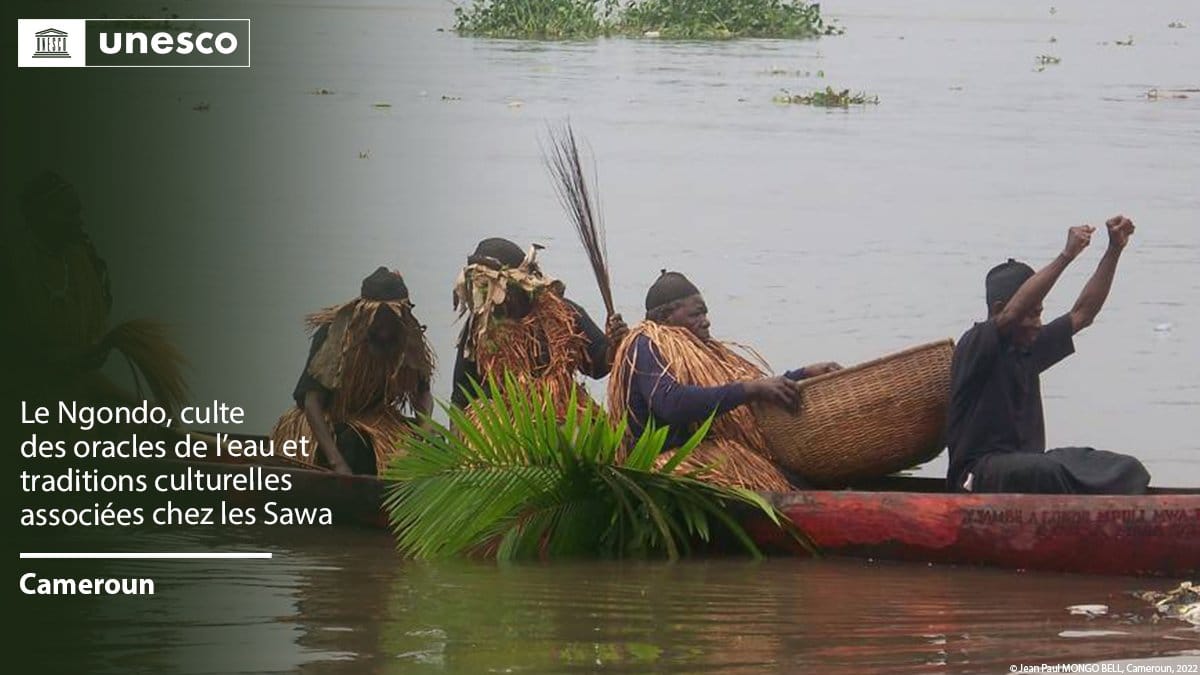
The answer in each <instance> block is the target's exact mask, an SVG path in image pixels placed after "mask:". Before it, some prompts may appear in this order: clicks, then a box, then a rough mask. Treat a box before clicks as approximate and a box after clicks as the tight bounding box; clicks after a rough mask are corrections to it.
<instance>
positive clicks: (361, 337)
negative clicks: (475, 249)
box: [271, 298, 433, 472]
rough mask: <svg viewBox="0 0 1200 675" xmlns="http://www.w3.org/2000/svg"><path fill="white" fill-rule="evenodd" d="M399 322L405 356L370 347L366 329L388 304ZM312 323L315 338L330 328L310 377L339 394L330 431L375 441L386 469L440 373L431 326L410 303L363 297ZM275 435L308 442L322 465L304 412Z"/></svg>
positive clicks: (329, 416)
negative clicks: (426, 384) (344, 429)
mask: <svg viewBox="0 0 1200 675" xmlns="http://www.w3.org/2000/svg"><path fill="white" fill-rule="evenodd" d="M385 306H386V307H388V308H389V309H391V310H392V311H393V312H394V313H395V314H396V316H398V317H400V324H401V329H400V340H402V344H401V346H400V349H399V353H398V354H396V353H393V354H390V355H388V354H375V353H373V352H372V351H371V349H370V348H369V347H368V345H367V339H368V337H367V331H368V329H369V328H370V326H371V322H372V321H374V320H375V314H376V313H377V312H378V311H379V310H380V309H382V308H383V307H385ZM305 323H306V324H307V327H308V331H309V333H310V334H311V333H315V332H316V331H317V330H318V329H320V328H321V327H322V326H328V327H329V332H328V333H327V335H326V337H325V342H324V343H323V344H322V345H321V347H320V348H319V349H318V350H317V353H316V354H313V357H312V359H311V360H310V361H309V363H308V366H307V371H308V374H309V375H311V376H312V377H313V379H315V380H316V381H317V382H320V383H321V386H323V387H325V388H326V389H328V390H329V391H331V392H332V396H331V397H330V401H329V404H328V405H327V406H326V407H325V418H326V420H327V421H328V422H329V425H330V427H331V428H332V427H335V426H336V425H338V424H348V425H350V426H351V427H353V428H354V430H355V431H356V432H358V433H359V434H360V435H362V436H363V437H365V438H366V439H367V440H369V441H370V442H371V447H372V448H374V450H375V465H376V467H377V468H378V470H379V471H380V472H382V471H383V469H384V467H386V465H387V463H388V460H389V459H391V457H392V456H393V455H394V454H395V453H396V452H398V451H399V449H400V443H401V442H402V441H403V439H404V436H405V435H406V434H407V433H408V427H409V425H410V424H411V423H412V419H411V418H410V417H406V416H405V414H404V413H405V412H408V413H412V412H413V411H414V410H415V404H416V397H417V390H418V387H419V385H420V383H421V381H422V380H426V381H428V379H429V378H430V377H431V375H432V374H433V351H432V350H431V349H430V348H429V343H428V341H427V340H426V339H425V329H424V327H423V326H421V324H420V323H419V322H418V321H417V319H416V318H415V317H414V316H413V315H412V303H410V302H409V301H408V300H382V301H379V300H365V299H363V298H358V299H355V300H351V301H350V302H347V303H345V304H342V305H334V306H333V307H327V308H325V309H322V310H321V311H319V312H315V313H313V314H310V315H309V316H308V317H307V318H306V320H305ZM271 437H272V438H273V439H274V440H275V442H276V443H280V442H282V441H285V440H299V439H300V438H301V437H304V438H308V439H310V440H309V447H310V448H312V449H313V450H314V452H313V453H312V454H311V455H310V456H309V457H308V460H309V463H313V462H315V460H316V452H319V451H317V450H316V439H315V437H314V436H313V433H312V428H311V427H310V426H309V424H308V418H307V417H306V416H305V414H304V410H303V409H302V408H301V407H299V406H296V407H292V408H291V409H289V410H288V411H287V412H285V413H284V414H283V415H282V416H280V418H279V421H278V422H276V423H275V428H274V429H272V430H271Z"/></svg>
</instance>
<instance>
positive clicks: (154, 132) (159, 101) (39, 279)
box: [0, 1, 296, 673]
mask: <svg viewBox="0 0 1200 675" xmlns="http://www.w3.org/2000/svg"><path fill="white" fill-rule="evenodd" d="M10 6H11V5H10ZM12 9H13V15H12V16H11V17H10V21H9V22H7V27H6V29H5V42H6V43H7V44H8V48H7V49H5V50H4V53H5V54H7V55H8V58H9V59H12V55H13V52H14V51H15V33H14V31H13V26H14V24H15V23H16V22H15V21H13V20H12V19H15V18H49V19H53V18H72V19H85V18H100V17H108V18H141V19H153V20H155V21H161V20H165V19H172V18H179V19H183V20H185V21H184V23H187V21H186V20H187V19H189V16H187V15H188V14H192V15H193V16H195V17H196V18H202V19H209V18H218V17H219V18H231V19H234V18H236V19H253V21H254V26H255V28H259V27H260V26H269V27H270V28H269V29H268V30H266V31H265V35H266V38H265V40H256V45H255V47H254V48H255V49H256V50H257V49H259V48H260V46H261V45H267V48H268V49H269V45H270V42H271V38H270V35H271V34H272V32H274V31H291V30H295V29H296V28H295V27H294V26H291V25H289V24H288V22H289V18H288V15H287V13H286V12H285V11H281V10H278V9H274V10H272V11H274V12H275V14H274V15H271V16H256V15H255V12H261V11H263V10H262V7H261V5H254V4H248V3H247V4H242V3H227V4H220V5H217V4H212V5H211V6H209V5H207V4H206V3H187V4H186V6H184V5H180V6H174V5H171V6H169V7H168V6H165V3H162V2H157V1H156V2H153V3H148V2H141V3H104V2H86V3H85V2H53V3H51V2H45V3H26V4H24V5H18V6H16V7H13V8H12ZM176 15H180V16H178V17H177V16H176ZM177 23H178V22H177ZM200 23H201V24H203V25H202V26H200V28H201V29H209V30H211V29H212V27H213V26H214V25H219V24H213V23H212V22H200ZM92 25H93V26H94V25H97V24H95V23H93V24H92ZM115 25H118V26H121V27H122V30H124V29H125V28H126V26H124V25H123V24H119V23H118V24H115ZM151 25H152V26H159V25H160V24H157V23H155V24H151ZM162 25H166V24H162ZM198 25H199V24H198ZM128 28H129V30H133V29H134V28H133V27H128ZM222 28H223V29H232V30H235V31H236V32H237V35H238V38H239V42H240V43H241V44H240V45H239V50H240V51H242V52H245V51H246V49H247V48H248V47H249V46H250V42H249V40H248V39H245V38H246V37H247V36H246V35H245V32H246V24H244V23H236V24H235V23H229V24H227V25H224V26H222ZM92 32H93V31H92V30H91V29H89V34H90V33H92ZM80 37H82V36H80ZM255 37H256V38H258V37H259V36H258V35H257V34H256V36H255ZM93 38H94V35H89V42H90V41H91V40H92V39H93ZM111 58H116V57H111ZM142 58H143V60H144V59H145V58H146V57H142ZM239 58H240V57H239ZM165 60H166V61H170V58H166V59H165ZM218 60H219V59H218ZM6 68H7V70H8V73H9V75H10V78H9V80H8V82H9V85H8V87H6V90H7V91H6V93H5V96H4V106H5V113H4V122H5V124H4V126H5V138H4V155H5V176H4V181H3V188H4V189H3V208H4V214H5V216H4V220H3V237H4V244H3V247H2V249H3V256H2V257H3V259H4V264H3V266H2V267H0V269H2V270H3V271H2V273H0V274H2V276H3V279H2V281H3V287H2V288H3V290H2V291H0V292H2V296H0V297H3V302H4V314H5V321H4V325H5V328H4V333H5V341H4V345H5V349H4V353H5V356H6V360H7V361H8V363H9V367H8V368H6V369H5V370H6V371H7V376H6V379H7V382H6V383H5V385H4V387H3V391H4V394H3V407H2V408H0V410H2V411H3V430H4V434H3V439H4V444H5V445H6V446H7V451H8V454H7V456H8V457H9V461H8V462H7V475H8V476H9V478H8V480H9V485H10V486H12V485H13V484H14V483H15V482H17V480H18V476H19V474H20V472H21V471H23V470H24V471H39V472H47V473H56V474H58V473H62V472H64V471H66V470H67V469H68V467H75V468H81V469H86V468H101V469H107V470H109V471H121V472H125V471H126V469H127V467H126V465H125V464H122V463H121V460H109V461H101V462H97V463H93V464H85V463H83V462H77V461H75V460H72V459H70V458H68V459H56V460H46V461H37V460H31V459H22V458H21V456H20V453H19V452H18V448H19V447H20V446H21V444H22V443H23V442H25V441H28V440H31V439H32V437H33V435H34V434H37V435H38V436H39V437H40V438H42V439H46V438H57V439H63V440H66V441H67V443H68V447H69V444H70V443H71V442H72V441H74V440H78V439H81V438H87V439H105V438H108V439H112V440H119V439H122V438H129V437H130V436H131V434H133V433H139V434H141V435H142V436H143V437H147V436H152V435H153V433H154V432H153V431H152V430H149V429H140V428H136V427H129V426H122V425H117V426H109V427H102V428H99V429H97V430H93V431H91V432H86V433H85V432H82V431H80V430H78V429H74V430H72V429H63V428H55V427H54V425H46V426H38V427H33V426H27V425H21V424H20V422H21V419H20V416H21V407H20V403H21V401H29V402H30V404H31V405H32V403H33V402H35V401H39V402H43V403H46V404H49V405H53V403H54V402H55V401H56V400H58V399H61V398H72V399H75V400H80V401H81V402H88V403H98V404H105V403H108V404H111V403H114V402H118V401H129V400H138V399H139V398H143V399H144V398H146V397H147V396H148V395H149V391H147V389H146V385H145V383H144V382H139V381H138V380H137V379H136V378H135V377H134V376H133V375H131V369H130V367H129V365H128V364H127V363H126V361H125V359H124V358H122V357H120V356H119V355H118V354H117V353H116V351H115V350H111V349H108V348H107V347H106V346H105V344H104V342H105V336H106V335H108V334H109V331H111V330H112V329H113V328H114V327H115V326H118V325H120V324H122V323H123V322H126V321H129V320H133V319H145V320H150V321H153V322H156V323H157V324H159V325H161V326H163V327H164V330H165V332H164V334H163V336H162V337H163V339H164V340H165V341H166V342H167V343H169V344H170V345H172V346H173V347H174V348H175V349H178V350H179V351H180V352H181V353H182V355H183V356H184V358H185V359H186V360H187V362H188V364H190V365H188V366H187V367H185V368H184V371H183V373H184V376H185V379H186V380H187V381H188V383H189V386H190V385H191V382H192V381H193V380H194V378H195V377H196V375H197V371H198V370H199V371H200V372H202V373H205V374H207V376H209V377H220V374H219V372H215V371H219V370H220V369H221V368H222V366H221V365H220V364H222V363H228V362H229V361H228V359H227V355H231V354H236V355H240V356H238V357H236V358H244V359H246V360H247V361H253V354H254V353H256V351H261V350H265V349H269V348H270V347H269V344H268V336H266V335H263V336H262V344H247V343H246V341H245V340H242V341H240V342H239V343H237V344H233V343H232V342H231V340H230V339H229V338H228V337H227V336H226V331H225V327H226V326H227V325H229V324H230V323H231V322H237V321H239V312H246V311H249V312H253V311H254V310H253V308H254V307H255V306H261V305H262V304H263V303H266V302H269V298H265V297H263V296H262V293H261V292H260V291H258V290H256V287H255V284H254V279H255V278H258V277H260V276H261V275H265V274H272V272H271V271H270V260H271V251H270V250H269V247H263V246H262V242H256V241H255V240H254V235H253V233H252V232H249V231H248V225H249V224H252V223H254V222H257V221H260V220H261V219H265V218H270V217H271V216H270V212H271V203H272V202H273V201H277V200H279V199H281V198H282V197H283V196H282V195H279V194H274V195H261V196H260V195H258V194H256V186H255V179H256V176H257V175H260V174H259V172H260V171H261V170H262V168H263V161H262V160H263V158H262V157H260V154H261V153H258V152H256V148H255V138H256V135H257V134H258V133H260V131H261V130H262V129H263V128H265V127H271V128H272V129H275V130H276V131H278V132H281V133H289V132H288V130H287V129H286V126H287V124H288V121H287V120H286V119H263V118H261V117H260V116H259V115H258V114H256V110H258V109H259V108H260V106H258V105H257V101H256V96H257V95H258V94H257V92H258V91H259V87H258V86H257V84H256V80H255V77H256V76H258V74H257V73H256V72H255V71H254V70H253V69H247V68H214V69H207V68H33V69H18V68H16V64H15V62H13V61H11V60H10V62H9V64H8V65H7V66H6ZM276 74H279V71H278V70H277V71H276ZM271 170H272V171H273V172H275V175H276V177H280V176H284V175H285V174H286V172H287V170H288V169H287V167H278V166H275V167H271ZM260 197H261V198H260ZM233 203H236V204H238V205H239V206H238V207H236V208H231V207H230V204H233ZM231 269H232V270H240V271H243V272H244V274H241V275H239V274H235V273H229V272H228V270H231ZM216 270H223V272H217V271H216ZM229 368H230V369H231V370H232V369H234V368H235V366H232V365H231V366H229ZM242 373H243V374H244V373H245V370H244V369H243V370H242ZM193 390H194V387H193ZM139 395H140V396H139ZM230 395H231V396H235V395H234V394H230ZM256 431H259V430H258V429H256ZM143 470H144V471H145V472H147V473H150V474H153V473H154V472H155V471H156V469H155V468H154V467H149V468H144V469H143ZM16 494H17V497H18V498H17V500H16V501H17V502H18V504H17V509H15V510H13V511H10V512H9V514H8V517H9V518H10V519H12V520H10V522H13V521H14V520H15V521H17V522H18V527H17V528H16V532H15V536H14V533H13V530H12V529H10V530H9V533H10V537H9V539H10V541H13V542H14V544H15V547H14V549H10V554H9V555H10V560H12V559H16V557H17V556H16V555H15V554H16V553H17V552H19V551H163V550H167V551H169V550H180V551H189V550H191V551H194V550H197V543H196V542H195V541H191V540H189V539H187V538H183V539H173V538H172V533H171V531H170V530H165V529H162V528H152V527H148V526H143V527H112V528H61V527H60V528H22V527H20V526H19V514H20V510H21V509H22V508H24V507H30V506H37V505H43V506H44V505H62V506H67V505H72V504H76V505H88V504H93V503H98V504H99V505H100V506H101V507H103V506H105V505H106V504H107V503H108V502H110V501H111V502H113V503H114V504H117V505H121V506H126V507H134V506H137V505H139V504H146V505H150V504H152V503H154V502H162V501H164V499H165V498H174V499H175V500H176V502H177V503H187V502H193V503H199V504H203V503H206V502H211V500H212V499H213V498H211V497H205V496H196V495H190V496H189V495H179V496H178V497H175V496H166V497H164V496H162V495H153V496H152V497H138V496H136V495H130V494H120V493H116V494H112V493H99V494H87V495H76V496H74V497H64V496H62V495H50V496H45V495H43V496H40V497H33V496H30V495H29V494H27V493H25V492H22V491H20V490H18V491H17V492H16ZM209 530H210V531H211V530H212V528H209ZM205 541H206V543H207V545H208V546H209V548H208V549H207V550H219V549H220V548H221V546H222V545H223V542H224V541H225V540H224V539H222V538H221V536H220V535H216V536H215V537H209V538H208V539H207V540H205ZM247 548H249V549H251V550H253V548H254V543H253V541H249V542H248V541H247V540H246V539H245V538H244V537H243V538H242V540H241V542H240V544H239V550H247ZM268 563H269V561H268ZM219 564H224V563H219ZM229 564H230V565H231V568H230V569H231V573H230V576H231V577H234V576H236V569H237V561H234V562H233V563H229ZM196 565H205V563H194V562H192V563H188V562H185V563H178V564H175V563H171V562H164V563H157V564H156V565H155V567H154V570H155V571H154V577H155V582H156V584H157V587H158V591H159V595H158V596H151V597H106V596H78V597H36V596H27V595H24V594H23V593H21V591H20V590H19V588H18V584H17V581H18V579H19V577H20V575H21V574H23V573H24V572H28V571H32V572H36V573H37V574H38V576H39V577H54V576H68V577H76V578H82V577H107V576H112V577H129V576H138V565H137V564H136V563H134V564H129V563H126V562H123V561H108V562H105V561H37V560H17V574H14V575H12V576H10V577H9V580H8V583H9V588H10V591H9V593H10V594H11V595H10V597H13V596H14V595H15V604H14V605H13V606H12V609H11V610H10V612H11V613H10V616H11V617H13V618H14V619H16V623H17V625H18V631H17V633H16V634H15V635H13V636H12V642H11V644H13V645H15V646H14V647H13V648H12V649H11V651H10V656H12V657H16V659H17V661H18V663H21V664H27V665H30V666H35V667H36V668H37V671H35V672H47V673H50V672H89V673H95V672H176V671H179V670H181V669H180V668H178V667H177V665H178V664H172V663H161V662H159V663H150V662H139V661H138V659H137V656H136V654H137V650H138V645H126V646H127V647H129V649H125V650H124V651H123V652H122V653H123V654H125V655H126V656H125V657H123V658H124V659H126V660H125V661H122V662H113V661H111V660H108V659H107V657H104V656H103V654H105V653H108V652H107V648H108V647H110V646H111V645H113V644H115V643H117V642H120V641H121V639H122V638H121V635H122V634H126V633H127V632H128V631H127V629H128V627H129V626H131V625H137V623H138V622H139V621H140V618H139V617H145V616H149V615H151V614H153V613H155V612H157V611H159V610H160V609H161V603H162V602H164V600H163V599H162V598H163V597H164V596H163V593H164V592H166V593H167V596H168V597H171V598H173V599H172V600H171V602H174V603H179V602H183V603H185V604H186V603H187V602H190V600H189V598H193V597H194V598H196V601H197V602H199V601H200V600H201V599H202V598H203V597H204V596H205V594H206V593H208V592H210V591H212V590H213V589H212V586H211V584H209V585H190V584H189V581H188V574H189V570H191V571H194V570H195V569H196V567H195V566H196ZM189 566H191V567H189ZM218 585H219V584H218ZM181 598H182V600H181ZM139 639H144V638H139ZM146 646H147V647H149V646H151V645H146ZM219 648H220V646H219V645H214V649H219ZM129 658H132V659H133V662H129V661H128V659H129ZM154 658H156V659H161V656H158V657H154ZM188 658H189V659H192V660H193V665H194V666H199V667H200V668H201V669H203V666H202V664H200V663H197V662H196V660H197V659H199V660H200V661H202V660H203V659H204V658H205V655H204V654H203V653H201V654H196V653H194V652H193V653H191V654H189V656H188Z"/></svg>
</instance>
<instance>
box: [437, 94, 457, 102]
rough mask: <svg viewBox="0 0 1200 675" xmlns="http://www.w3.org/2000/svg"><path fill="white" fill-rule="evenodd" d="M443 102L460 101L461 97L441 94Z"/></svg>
mask: <svg viewBox="0 0 1200 675" xmlns="http://www.w3.org/2000/svg"><path fill="white" fill-rule="evenodd" d="M442 100H443V101H461V100H462V97H461V96H451V95H450V94H442Z"/></svg>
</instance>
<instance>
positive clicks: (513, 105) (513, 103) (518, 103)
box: [508, 99, 525, 108]
mask: <svg viewBox="0 0 1200 675" xmlns="http://www.w3.org/2000/svg"><path fill="white" fill-rule="evenodd" d="M523 105H525V102H524V101H520V100H517V99H513V100H511V101H509V102H508V107H510V108H520V107H521V106H523Z"/></svg>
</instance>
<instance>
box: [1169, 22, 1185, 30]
mask: <svg viewBox="0 0 1200 675" xmlns="http://www.w3.org/2000/svg"><path fill="white" fill-rule="evenodd" d="M1167 28H1187V24H1186V23H1184V22H1182V21H1172V22H1171V23H1169V24H1167Z"/></svg>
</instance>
